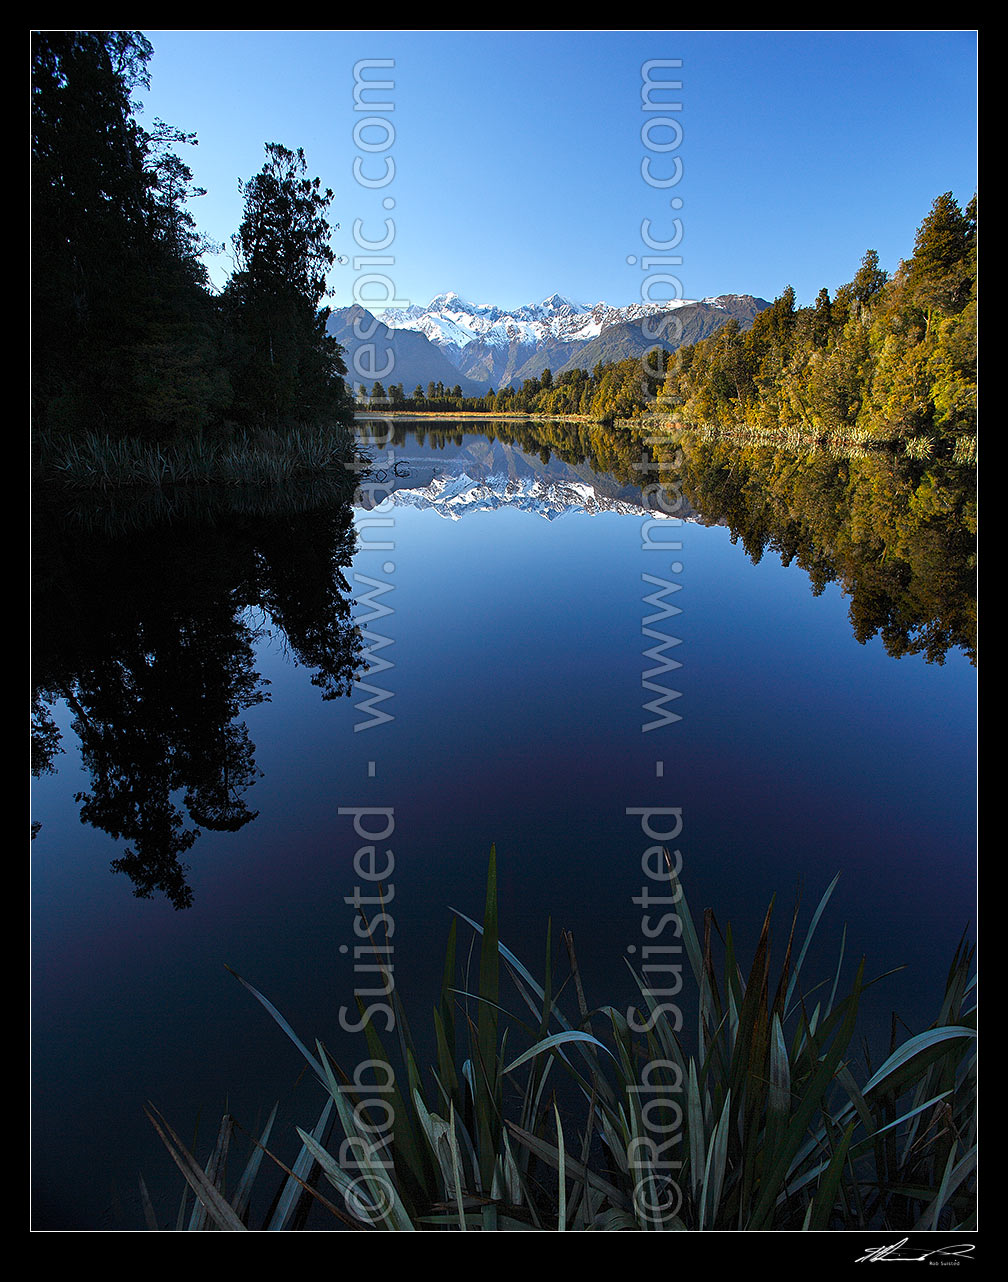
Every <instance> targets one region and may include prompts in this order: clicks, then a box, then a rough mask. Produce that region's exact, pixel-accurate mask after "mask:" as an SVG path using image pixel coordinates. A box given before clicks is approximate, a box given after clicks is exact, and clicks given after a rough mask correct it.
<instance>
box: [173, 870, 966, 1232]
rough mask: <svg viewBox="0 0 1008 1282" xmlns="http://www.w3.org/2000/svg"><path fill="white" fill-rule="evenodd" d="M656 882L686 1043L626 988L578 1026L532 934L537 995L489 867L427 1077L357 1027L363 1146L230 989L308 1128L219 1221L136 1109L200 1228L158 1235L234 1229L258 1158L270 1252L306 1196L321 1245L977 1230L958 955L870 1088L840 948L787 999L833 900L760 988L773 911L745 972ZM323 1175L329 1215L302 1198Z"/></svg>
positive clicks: (853, 989) (465, 922)
mask: <svg viewBox="0 0 1008 1282" xmlns="http://www.w3.org/2000/svg"><path fill="white" fill-rule="evenodd" d="M669 880H670V888H671V890H672V891H673V892H674V893H675V894H676V895H677V896H678V905H679V907H678V915H679V919H680V923H681V935H680V938H681V941H682V946H683V951H684V953H685V957H686V960H687V963H688V967H689V970H690V971H691V973H692V1009H691V1011H690V1015H691V1020H690V1021H689V1022H688V1023H687V1021H686V1020H685V1018H679V1015H680V1012H679V1010H678V1008H673V1007H671V1006H670V1004H669V1003H667V1002H662V1001H661V1000H659V998H658V996H656V994H655V993H654V992H653V991H652V990H651V989H649V988H648V986H647V985H646V984H645V983H644V981H643V978H642V977H641V976H635V981H636V984H637V986H638V988H639V993H640V1002H639V1004H636V1005H631V1006H630V1007H628V1008H626V1009H624V1010H619V1009H617V1008H616V1007H612V1006H609V1007H601V1008H597V1009H595V1010H590V1009H589V1008H588V1006H587V1003H586V1000H585V997H584V993H583V990H582V986H581V978H580V973H579V971H578V967H577V958H576V954H575V951H574V948H573V941H572V940H571V939H570V937H569V936H566V935H565V936H564V943H565V944H566V952H567V957H568V960H569V971H568V972H567V974H566V977H565V981H564V983H563V985H562V986H561V987H560V988H559V989H558V988H557V987H556V985H555V983H554V964H553V959H552V942H551V933H552V932H551V930H549V929H548V930H547V951H546V966H545V972H544V980H543V982H542V984H540V983H538V982H537V981H536V980H535V979H534V978H533V976H532V974H531V973H530V972H529V971H528V970H527V969H526V967H525V966H524V965H523V964H522V963H521V962H520V961H519V960H518V958H517V957H515V956H514V954H513V953H512V952H511V951H510V950H509V949H508V948H507V947H506V946H505V945H504V944H503V943H502V942H501V941H500V939H499V938H498V924H497V923H498V905H497V877H496V856H495V853H494V852H493V850H491V855H490V863H489V871H488V879H487V894H486V903H485V906H484V914H483V921H482V924H480V923H478V922H476V921H474V920H472V919H470V918H468V917H466V916H465V915H464V914H462V913H456V914H455V915H454V918H453V921H452V924H451V927H450V930H449V935H448V944H447V950H446V958H445V969H444V978H443V982H442V988H441V993H440V997H439V1000H438V1002H437V1004H436V1005H435V1007H434V1010H433V1031H434V1045H435V1047H436V1052H435V1056H434V1059H435V1062H434V1063H433V1064H431V1065H430V1066H429V1068H428V1070H427V1071H426V1072H423V1071H421V1067H420V1064H419V1062H418V1051H417V1046H416V1043H415V1042H414V1040H413V1038H412V1037H411V1034H410V1031H409V1027H408V1025H407V1023H406V1019H405V1012H404V1011H403V1010H402V1006H401V1003H400V1002H399V999H398V997H397V996H394V997H393V1000H394V1001H395V1003H396V1033H397V1044H396V1047H395V1052H396V1054H395V1058H394V1060H393V1057H392V1056H390V1054H389V1051H388V1048H386V1047H385V1046H384V1045H383V1044H382V1042H381V1040H380V1038H379V1037H378V1035H377V1033H376V1031H375V1030H374V1028H373V1026H371V1025H370V1024H367V1025H366V1027H365V1036H366V1038H367V1043H368V1053H369V1055H370V1058H371V1060H372V1062H374V1063H379V1064H388V1065H392V1064H393V1063H394V1064H395V1070H394V1084H392V1085H391V1086H390V1089H389V1094H388V1096H387V1101H388V1109H389V1110H390V1112H391V1115H392V1116H393V1117H394V1127H393V1128H392V1129H391V1133H390V1134H389V1135H388V1136H387V1137H386V1139H387V1143H384V1142H383V1144H382V1145H377V1144H376V1142H375V1135H376V1133H379V1132H380V1130H381V1125H380V1119H379V1118H377V1117H375V1116H372V1115H371V1114H370V1113H369V1111H368V1105H367V1102H366V1101H365V1099H364V1098H363V1094H362V1091H361V1090H360V1089H359V1088H358V1087H356V1086H355V1085H354V1084H353V1083H351V1082H350V1080H349V1079H348V1078H347V1077H346V1075H345V1074H343V1073H342V1072H341V1071H340V1070H339V1069H338V1067H336V1065H335V1064H334V1063H333V1060H332V1058H331V1056H330V1055H329V1053H328V1052H327V1051H326V1049H325V1047H324V1046H323V1045H322V1044H321V1043H320V1042H316V1044H315V1047H314V1049H309V1047H308V1046H307V1045H306V1044H305V1043H304V1042H302V1040H301V1039H300V1037H299V1036H298V1034H297V1033H296V1032H295V1031H294V1030H293V1029H292V1028H291V1027H290V1025H289V1024H288V1023H287V1021H286V1020H285V1019H284V1017H283V1016H282V1015H281V1014H280V1012H279V1011H277V1010H276V1009H275V1008H274V1007H273V1005H272V1004H271V1003H270V1002H269V1000H268V999H267V998H266V997H265V996H263V995H262V994H261V993H259V992H258V991H257V990H256V989H254V988H252V986H251V985H250V984H248V983H247V982H246V981H245V980H241V983H242V984H243V985H244V986H245V988H246V989H247V990H248V991H249V992H250V993H252V994H253V995H254V996H255V998H256V999H257V1000H258V1001H259V1002H260V1003H261V1004H262V1005H263V1007H265V1009H266V1010H267V1011H268V1012H269V1013H270V1015H271V1016H272V1018H273V1019H274V1020H275V1021H276V1023H277V1024H278V1026H279V1027H280V1028H281V1029H282V1030H283V1031H284V1032H285V1033H286V1035H287V1036H288V1037H289V1038H291V1040H292V1041H293V1042H294V1044H295V1045H296V1046H297V1047H298V1048H299V1049H300V1051H301V1053H302V1054H303V1055H304V1057H305V1060H306V1062H307V1064H308V1065H309V1067H310V1068H311V1070H312V1071H313V1072H314V1074H315V1076H316V1077H317V1079H318V1081H319V1083H320V1084H321V1086H322V1088H323V1094H324V1099H325V1103H324V1107H323V1109H322V1113H321V1115H320V1116H319V1118H318V1119H317V1121H316V1123H315V1125H314V1127H313V1128H312V1129H311V1130H305V1129H300V1128H299V1130H298V1135H299V1138H300V1141H301V1148H300V1152H299V1154H298V1157H297V1159H296V1160H295V1162H294V1164H293V1166H291V1167H289V1168H288V1167H286V1166H283V1163H280V1162H279V1159H277V1158H276V1157H274V1156H273V1154H272V1153H270V1151H269V1149H268V1148H267V1144H268V1142H269V1129H270V1128H269V1126H268V1127H267V1129H266V1131H265V1132H264V1133H263V1136H262V1138H261V1139H260V1141H259V1142H258V1143H257V1144H256V1146H255V1149H254V1153H253V1159H252V1163H253V1164H254V1169H253V1166H252V1165H251V1164H250V1167H249V1168H247V1169H246V1170H245V1171H244V1172H243V1175H242V1178H241V1179H240V1181H239V1184H238V1186H237V1188H236V1191H235V1194H234V1195H233V1196H232V1197H230V1198H229V1197H225V1196H224V1193H223V1184H222V1180H221V1171H222V1162H221V1155H220V1147H221V1144H222V1143H223V1142H224V1141H223V1140H221V1141H219V1143H218V1146H217V1149H215V1152H214V1154H212V1155H211V1157H210V1160H209V1162H208V1163H207V1164H206V1165H205V1166H201V1165H200V1164H199V1163H197V1161H196V1160H195V1158H193V1157H192V1155H191V1154H190V1153H189V1152H188V1150H186V1149H185V1147H184V1145H182V1143H181V1141H179V1139H178V1137H177V1135H175V1134H174V1132H172V1131H171V1129H170V1127H169V1126H168V1123H167V1122H166V1121H165V1120H164V1119H163V1118H161V1117H160V1115H159V1114H158V1113H157V1112H156V1110H153V1107H152V1109H151V1117H152V1121H153V1122H154V1123H155V1125H156V1126H157V1128H158V1130H159V1133H160V1134H161V1135H162V1138H163V1139H164V1140H165V1143H166V1144H167V1146H168V1148H169V1151H170V1152H171V1153H172V1156H173V1158H174V1160H175V1161H176V1163H177V1164H178V1165H179V1167H180V1169H181V1170H182V1172H183V1174H184V1175H185V1178H186V1182H187V1185H188V1186H189V1188H191V1189H192V1191H193V1192H194V1193H195V1197H196V1201H197V1205H198V1206H199V1207H201V1208H202V1210H200V1211H199V1212H198V1213H197V1212H193V1213H191V1214H190V1215H189V1217H188V1220H186V1222H185V1224H183V1217H181V1216H180V1217H179V1218H178V1219H177V1221H176V1226H177V1227H188V1228H216V1229H245V1228H247V1227H248V1215H247V1205H248V1189H249V1186H250V1182H251V1179H252V1178H254V1176H255V1174H256V1172H257V1171H258V1163H259V1160H260V1159H261V1157H262V1155H263V1153H266V1154H268V1155H269V1156H270V1158H271V1160H272V1161H273V1162H274V1163H277V1164H278V1165H279V1166H281V1167H283V1171H284V1173H285V1180H286V1183H285V1184H284V1186H283V1190H282V1193H281V1194H280V1195H279V1196H278V1198H277V1199H275V1201H274V1206H273V1208H272V1210H271V1213H270V1216H269V1219H268V1222H267V1223H265V1224H263V1225H262V1227H264V1228H268V1229H286V1228H291V1227H297V1226H296V1225H295V1224H294V1223H293V1222H292V1219H291V1216H292V1215H293V1213H294V1209H295V1207H296V1206H298V1205H299V1204H301V1205H302V1206H303V1203H304V1195H308V1196H310V1197H311V1198H312V1199H314V1201H315V1203H316V1206H317V1208H318V1211H319V1213H321V1214H323V1215H325V1216H327V1217H329V1219H330V1221H331V1227H333V1228H342V1229H360V1230H375V1229H379V1230H380V1229H384V1230H391V1231H407V1232H412V1231H462V1232H468V1231H482V1232H486V1231H540V1232H544V1231H550V1232H552V1231H558V1232H565V1231H631V1232H644V1231H671V1230H680V1231H681V1230H687V1231H708V1230H743V1231H744V1230H796V1229H797V1230H823V1229H825V1230H829V1229H853V1228H859V1229H912V1228H917V1229H936V1228H957V1229H964V1228H965V1229H968V1228H971V1227H973V1226H974V1225H975V1218H974V1217H975V1206H974V1203H975V1168H976V1118H975V1097H976V1083H975V1039H976V1019H975V1001H974V994H975V980H974V978H973V954H972V951H971V950H970V949H969V948H967V947H966V946H965V945H962V946H960V948H959V949H958V950H957V952H956V955H955V957H954V958H953V961H952V964H951V966H950V969H949V973H948V980H947V984H946V991H945V994H944V998H943V1000H942V1002H941V1005H940V1010H939V1013H938V1017H937V1019H936V1020H935V1022H934V1024H932V1026H931V1027H930V1028H929V1029H927V1030H926V1031H924V1032H922V1033H918V1034H916V1035H914V1036H911V1037H909V1038H907V1039H905V1040H902V1041H900V1040H898V1039H897V1038H895V1037H894V1039H893V1041H892V1044H891V1046H890V1049H889V1053H888V1054H887V1055H886V1057H885V1058H884V1060H883V1062H882V1063H881V1064H880V1065H879V1066H878V1067H877V1068H874V1069H873V1068H872V1066H871V1063H870V1061H869V1062H868V1063H867V1065H866V1066H861V1067H859V1066H858V1064H857V1062H856V1056H855V1053H854V1051H853V1049H852V1048H853V1047H854V1045H855V1034H856V1030H857V1024H858V1015H859V1003H860V1000H861V997H862V994H863V993H864V991H865V990H866V989H867V988H868V987H869V984H870V983H874V982H877V981H875V980H872V981H869V980H868V979H866V977H865V965H864V962H861V963H860V964H859V965H858V966H857V968H856V970H855V974H854V978H853V981H852V983H850V985H849V986H847V987H845V988H844V989H843V991H842V990H841V974H842V971H843V952H844V950H843V947H842V946H841V949H840V957H839V961H838V964H837V967H836V970H835V971H834V973H833V974H832V975H831V976H829V977H827V978H826V979H825V980H823V981H820V982H819V983H817V984H807V983H806V976H805V966H806V963H807V959H808V955H809V949H810V946H811V943H812V940H813V936H814V934H815V932H816V929H817V927H818V925H819V923H820V920H821V918H822V916H823V913H824V911H825V909H826V907H827V904H828V902H829V899H830V897H831V895H832V893H833V890H834V888H835V886H836V879H834V881H833V883H832V884H831V885H830V886H829V887H828V888H827V890H826V892H825V893H824V894H823V896H822V898H821V900H820V901H819V903H818V905H817V907H816V909H815V912H814V914H813V916H812V919H811V923H810V925H809V926H808V928H807V930H806V931H805V934H804V937H800V935H799V931H798V916H799V914H798V910H797V908H796V909H795V912H794V915H793V917H792V920H791V921H790V923H789V925H788V930H787V938H786V943H785V946H784V951H783V956H782V959H781V962H780V964H779V965H778V966H777V967H776V968H775V967H774V966H773V965H772V962H771V953H772V949H771V927H772V922H773V912H774V906H773V904H771V906H770V908H769V909H768V911H767V914H766V917H765V920H764V923H763V928H762V931H761V934H760V938H759V941H758V943H757V945H756V949H755V953H754V956H753V959H752V962H751V964H750V966H749V967H748V969H747V970H745V969H743V968H742V967H741V966H740V965H739V962H738V960H737V958H736V955H735V946H734V942H733V934H732V932H731V930H730V929H729V930H727V931H726V932H725V934H724V937H723V939H722V938H721V936H720V932H719V931H718V929H717V923H716V921H715V919H714V917H713V915H712V914H711V913H710V912H707V913H706V914H705V915H704V919H703V923H702V925H701V927H700V929H699V930H698V928H697V924H696V923H695V922H694V920H693V918H692V916H691V914H690V912H689V909H688V907H687V905H686V903H685V898H684V897H683V895H682V887H681V885H680V884H679V882H678V880H677V879H676V878H675V877H674V876H672V874H671V872H670V875H669ZM460 927H461V928H463V929H467V930H470V931H471V932H472V950H466V949H462V950H460V948H459V929H460ZM477 950H478V958H477V957H476V956H475V952H476V951H477ZM470 951H471V952H472V955H470ZM376 957H378V958H379V959H380V957H381V953H380V951H378V950H377V949H376ZM473 969H475V972H476V973H475V974H474V975H472V979H473V980H475V983H474V984H473V983H472V982H470V973H471V971H473ZM239 978H240V977H239ZM882 978H884V977H882ZM505 980H506V985H505ZM505 987H506V993H505ZM390 991H393V993H394V989H393V988H392V986H391V985H390ZM684 992H685V990H684ZM571 994H573V997H572V996H571ZM684 1000H685V999H684ZM512 1005H513V1007H514V1008H513V1009H511V1007H512ZM681 1014H682V1015H685V1011H683V1012H681ZM513 1042H517V1043H518V1044H517V1045H514V1044H513ZM270 1125H272V1119H271V1123H270ZM330 1127H331V1128H332V1130H333V1132H334V1135H333V1137H332V1138H331V1139H330V1140H329V1141H328V1142H327V1140H326V1136H327V1133H328V1131H329V1129H330ZM225 1129H226V1128H225ZM222 1133H223V1131H222ZM334 1154H339V1155H341V1156H342V1160H339V1159H338V1157H337V1156H334ZM348 1155H350V1158H349V1160H348ZM319 1175H321V1176H324V1178H325V1181H326V1183H327V1185H328V1186H329V1188H330V1190H331V1192H330V1193H329V1194H328V1196H327V1195H325V1194H322V1193H320V1192H319V1191H318V1190H317V1189H316V1188H315V1181H314V1180H313V1178H312V1177H313V1176H314V1177H315V1180H317V1178H318V1176H319ZM148 1216H149V1218H151V1217H152V1212H151V1211H150V1210H148Z"/></svg>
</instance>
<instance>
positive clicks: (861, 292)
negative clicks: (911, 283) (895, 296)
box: [851, 249, 889, 306]
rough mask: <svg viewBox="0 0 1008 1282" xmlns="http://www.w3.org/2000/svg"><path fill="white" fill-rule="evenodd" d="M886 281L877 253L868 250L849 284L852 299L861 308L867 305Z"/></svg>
mask: <svg viewBox="0 0 1008 1282" xmlns="http://www.w3.org/2000/svg"><path fill="white" fill-rule="evenodd" d="M888 279H889V277H888V274H887V273H886V272H885V271H883V270H882V268H881V267H879V256H878V253H877V252H876V251H875V250H874V249H869V250H868V252H867V253H866V254H865V256H864V258H862V260H861V266H860V268H859V269H858V272H857V275H856V276H855V277H854V280H853V281H852V282H851V284H852V285H853V288H854V297H855V298H856V299H857V301H858V302H859V303H861V304H862V306H864V305H867V304H868V303H870V302H871V301H872V300H873V299H874V298H875V296H876V295H877V294H878V293H880V292H881V289H882V286H883V285H884V284H885V283H886V281H887V280H888Z"/></svg>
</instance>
